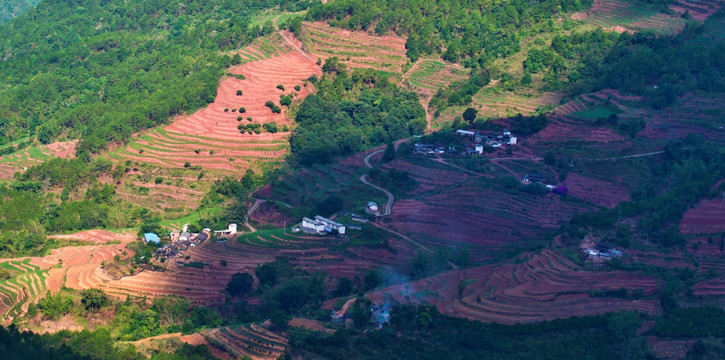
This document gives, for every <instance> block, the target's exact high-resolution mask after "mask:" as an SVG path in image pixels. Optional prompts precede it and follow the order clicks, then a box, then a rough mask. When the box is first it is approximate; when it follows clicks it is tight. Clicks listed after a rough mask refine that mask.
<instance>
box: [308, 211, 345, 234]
mask: <svg viewBox="0 0 725 360" xmlns="http://www.w3.org/2000/svg"><path fill="white" fill-rule="evenodd" d="M302 227H303V228H306V229H310V230H314V231H316V232H318V233H323V232H328V233H329V232H332V231H333V230H336V231H337V232H338V233H339V234H340V235H345V225H342V224H340V223H337V222H334V221H332V220H330V219H327V218H324V217H322V216H320V215H317V216H315V219H314V220H313V219H310V218H307V217H305V218H302Z"/></svg>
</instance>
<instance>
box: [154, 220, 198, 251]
mask: <svg viewBox="0 0 725 360" xmlns="http://www.w3.org/2000/svg"><path fill="white" fill-rule="evenodd" d="M186 230H187V227H186V226H184V229H183V230H181V231H179V230H175V231H173V232H172V233H171V234H169V238H170V239H171V243H170V244H165V245H164V246H162V247H160V248H158V249H157V250H156V255H158V256H165V257H177V256H179V257H181V256H183V254H182V253H181V252H182V251H184V250H186V249H188V248H191V247H194V246H198V245H200V244H201V243H203V242H204V241H206V240H208V239H209V237H210V235H211V230H210V229H204V230H203V231H202V232H201V233H199V234H192V233H190V232H188V231H186Z"/></svg>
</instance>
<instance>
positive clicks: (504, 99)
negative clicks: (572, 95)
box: [434, 88, 562, 127]
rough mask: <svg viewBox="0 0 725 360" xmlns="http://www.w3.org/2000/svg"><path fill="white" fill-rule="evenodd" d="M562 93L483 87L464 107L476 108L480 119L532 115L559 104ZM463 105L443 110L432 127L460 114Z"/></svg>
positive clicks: (442, 124) (439, 125) (447, 121)
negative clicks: (521, 91) (540, 92)
mask: <svg viewBox="0 0 725 360" xmlns="http://www.w3.org/2000/svg"><path fill="white" fill-rule="evenodd" d="M561 98H562V95H561V94H558V93H543V94H532V95H521V94H516V93H513V92H508V91H499V90H498V89H493V88H484V89H483V90H481V91H479V92H478V93H476V95H474V96H473V101H472V102H471V104H469V105H467V106H466V107H469V106H470V107H472V108H474V109H476V110H478V118H480V119H498V118H506V117H513V116H516V115H517V114H522V115H526V116H528V115H534V114H536V113H539V112H547V111H548V110H551V109H553V108H554V107H556V106H557V105H558V104H559V101H560V100H561ZM464 108H465V107H453V108H448V109H446V110H445V111H443V112H442V113H441V115H440V117H438V118H437V119H436V120H435V121H434V127H442V126H444V125H446V124H449V123H451V122H452V121H453V119H454V118H455V117H456V116H460V115H461V113H462V112H463V110H464Z"/></svg>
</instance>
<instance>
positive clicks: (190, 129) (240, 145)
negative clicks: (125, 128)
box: [110, 34, 321, 170]
mask: <svg viewBox="0 0 725 360" xmlns="http://www.w3.org/2000/svg"><path fill="white" fill-rule="evenodd" d="M291 49H292V46H290V45H289V44H287V43H286V42H284V40H283V39H282V37H281V36H280V35H279V34H274V35H273V36H271V37H267V38H261V39H258V40H257V42H255V44H253V45H251V46H249V47H247V48H245V49H243V50H239V51H237V52H235V53H237V54H239V55H240V56H241V57H242V60H243V62H245V63H244V64H242V65H239V66H237V67H234V68H232V69H230V70H229V74H230V76H228V77H226V78H224V79H222V81H221V82H220V84H219V90H218V92H217V96H216V99H215V100H214V102H213V103H211V104H209V106H207V107H206V108H205V109H202V110H199V111H197V112H195V113H194V114H192V115H189V116H179V117H177V118H176V119H175V120H174V121H173V123H172V124H170V125H168V126H166V127H164V128H157V129H155V130H152V131H149V132H148V133H146V134H144V135H142V136H140V137H139V138H137V139H136V140H135V141H134V142H132V143H130V144H128V145H127V146H126V147H125V148H123V149H120V150H118V151H116V152H114V153H112V154H111V155H110V156H111V158H112V159H114V160H117V161H119V160H132V161H139V162H146V163H152V164H156V165H159V166H163V167H182V166H201V167H202V168H205V169H226V170H234V169H238V170H244V169H247V168H249V167H250V166H252V165H253V163H254V162H255V161H257V160H258V159H259V160H260V161H274V160H278V159H280V158H281V157H283V156H284V155H285V154H286V153H287V151H288V147H289V143H288V141H287V137H288V135H289V133H288V132H285V131H283V130H284V129H286V126H288V125H290V121H289V119H287V109H281V111H280V112H279V113H274V112H272V110H271V108H270V107H268V106H265V103H266V102H267V101H272V102H274V103H277V104H278V103H279V99H280V95H292V96H293V100H294V101H301V100H302V99H304V97H305V96H307V95H308V94H310V93H311V92H312V91H313V89H312V88H311V87H309V86H307V83H306V81H305V79H307V78H308V77H310V76H311V75H315V74H317V75H320V74H321V72H320V69H319V67H318V66H317V65H316V64H315V63H314V62H313V61H311V60H309V59H307V58H306V57H305V56H303V55H302V54H300V53H299V52H297V51H291ZM278 85H280V86H279V87H280V88H282V89H284V90H282V89H280V88H278ZM295 87H297V88H298V89H299V90H296V89H295ZM271 122H275V123H276V124H277V125H278V129H279V131H278V132H276V133H269V132H266V131H263V132H261V133H259V134H257V133H253V132H252V131H251V130H250V131H249V133H246V132H245V133H241V132H240V130H239V129H238V126H239V125H247V124H257V125H261V124H267V123H271ZM187 163H188V165H187Z"/></svg>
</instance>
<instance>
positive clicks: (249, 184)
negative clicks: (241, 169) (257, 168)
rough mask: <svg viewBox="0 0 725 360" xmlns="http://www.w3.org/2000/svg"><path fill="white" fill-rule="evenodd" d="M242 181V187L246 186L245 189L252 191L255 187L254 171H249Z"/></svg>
mask: <svg viewBox="0 0 725 360" xmlns="http://www.w3.org/2000/svg"><path fill="white" fill-rule="evenodd" d="M240 181H241V182H242V186H244V188H245V189H247V190H250V189H252V188H253V187H254V171H253V170H252V169H247V171H246V172H245V173H244V176H242V179H241V180H240Z"/></svg>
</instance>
